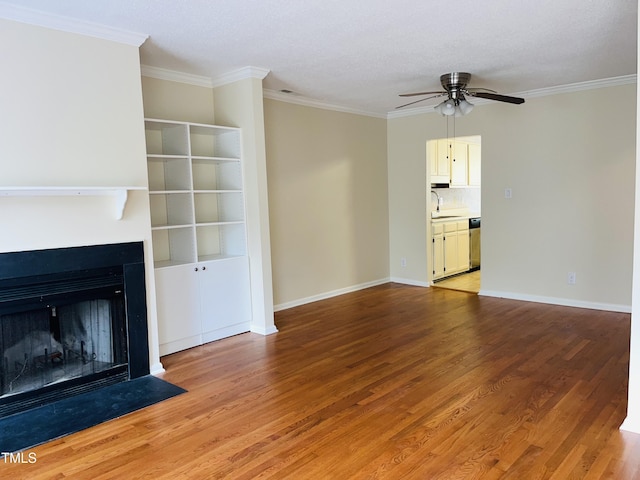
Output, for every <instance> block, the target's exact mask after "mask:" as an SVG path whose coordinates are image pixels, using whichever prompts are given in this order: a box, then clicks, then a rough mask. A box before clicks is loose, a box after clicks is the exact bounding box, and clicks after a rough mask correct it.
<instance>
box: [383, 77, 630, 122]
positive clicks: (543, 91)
mask: <svg viewBox="0 0 640 480" xmlns="http://www.w3.org/2000/svg"><path fill="white" fill-rule="evenodd" d="M637 81H638V76H637V75H636V74H632V75H622V76H619V77H611V78H603V79H600V80H589V81H587V82H578V83H569V84H567V85H557V86H555V87H548V88H539V89H536V90H528V91H525V92H518V93H513V94H511V95H513V96H515V97H523V98H536V97H547V96H550V95H560V94H563V93H574V92H582V91H584V90H595V89H597V88H607V87H618V86H621V85H630V84H634V83H636V82H637ZM472 101H473V104H474V105H485V104H488V103H493V102H492V101H490V100H485V99H480V98H474V99H473V100H472ZM425 113H437V112H436V111H435V110H434V109H433V106H427V107H419V108H408V109H406V110H395V111H392V112H389V113H387V118H388V119H391V118H399V117H410V116H413V115H422V114H425Z"/></svg>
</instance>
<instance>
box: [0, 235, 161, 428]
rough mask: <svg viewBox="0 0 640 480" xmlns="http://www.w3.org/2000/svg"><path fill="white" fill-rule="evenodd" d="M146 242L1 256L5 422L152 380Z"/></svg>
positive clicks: (0, 394)
mask: <svg viewBox="0 0 640 480" xmlns="http://www.w3.org/2000/svg"><path fill="white" fill-rule="evenodd" d="M147 331H148V330H147V312H146V301H145V282H144V254H143V246H142V242H132V243H120V244H109V245H96V246H87V247H70V248H61V249H50V250H36V251H28V252H11V253H2V254H0V360H1V363H0V418H2V417H5V416H8V415H12V414H14V413H17V412H20V411H24V410H28V409H30V408H34V407H38V406H41V405H45V404H47V403H50V402H53V401H56V400H60V399H63V398H68V397H70V396H74V395H77V394H80V393H85V392H89V391H92V390H96V389H99V388H102V387H105V386H108V385H113V384H115V383H119V382H125V381H128V380H131V379H135V378H138V377H141V376H144V375H148V374H149V346H148V340H147V338H148V337H147Z"/></svg>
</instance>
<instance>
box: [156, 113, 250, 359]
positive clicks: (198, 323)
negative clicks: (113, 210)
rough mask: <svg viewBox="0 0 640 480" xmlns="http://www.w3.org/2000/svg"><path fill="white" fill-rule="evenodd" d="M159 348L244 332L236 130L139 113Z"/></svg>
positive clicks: (244, 262) (245, 290) (245, 289)
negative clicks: (143, 139) (144, 146)
mask: <svg viewBox="0 0 640 480" xmlns="http://www.w3.org/2000/svg"><path fill="white" fill-rule="evenodd" d="M145 133H146V141H147V166H148V174H149V197H150V198H149V201H150V208H151V227H152V243H153V256H154V266H155V268H156V296H157V298H158V305H157V306H158V323H159V327H158V328H159V337H160V353H161V355H166V354H168V353H172V352H175V351H178V350H182V349H184V348H189V347H192V346H194V345H198V344H200V343H205V342H208V341H211V340H214V339H218V338H222V337H223V336H228V335H234V334H237V333H240V332H243V331H248V330H249V328H250V321H251V310H250V293H249V284H250V283H249V267H248V258H247V247H246V226H245V208H244V189H243V185H244V182H243V173H242V157H241V138H240V135H241V132H240V129H238V128H232V127H220V126H214V125H204V124H194V123H187V122H173V121H166V120H156V119H147V120H145Z"/></svg>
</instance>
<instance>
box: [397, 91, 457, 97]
mask: <svg viewBox="0 0 640 480" xmlns="http://www.w3.org/2000/svg"><path fill="white" fill-rule="evenodd" d="M435 93H439V94H441V95H444V94H445V93H447V92H418V93H401V94H400V96H401V97H415V96H417V95H433V94H435Z"/></svg>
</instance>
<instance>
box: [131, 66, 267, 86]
mask: <svg viewBox="0 0 640 480" xmlns="http://www.w3.org/2000/svg"><path fill="white" fill-rule="evenodd" d="M140 70H141V73H142V76H144V77H151V78H157V79H158V80H168V81H170V82H178V83H186V84H189V85H195V86H197V87H207V88H216V87H221V86H223V85H227V84H229V83H233V82H237V81H239V80H246V79H247V78H257V79H259V80H262V79H264V77H266V76H267V75H268V74H269V70H267V69H264V68H259V67H250V66H249V67H244V68H240V69H238V70H233V71H231V72H228V73H225V74H223V75H220V76H218V77H215V78H211V77H206V76H204V75H193V74H191V73H184V72H178V71H176V70H168V69H166V68H160V67H151V66H149V65H141V66H140Z"/></svg>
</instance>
